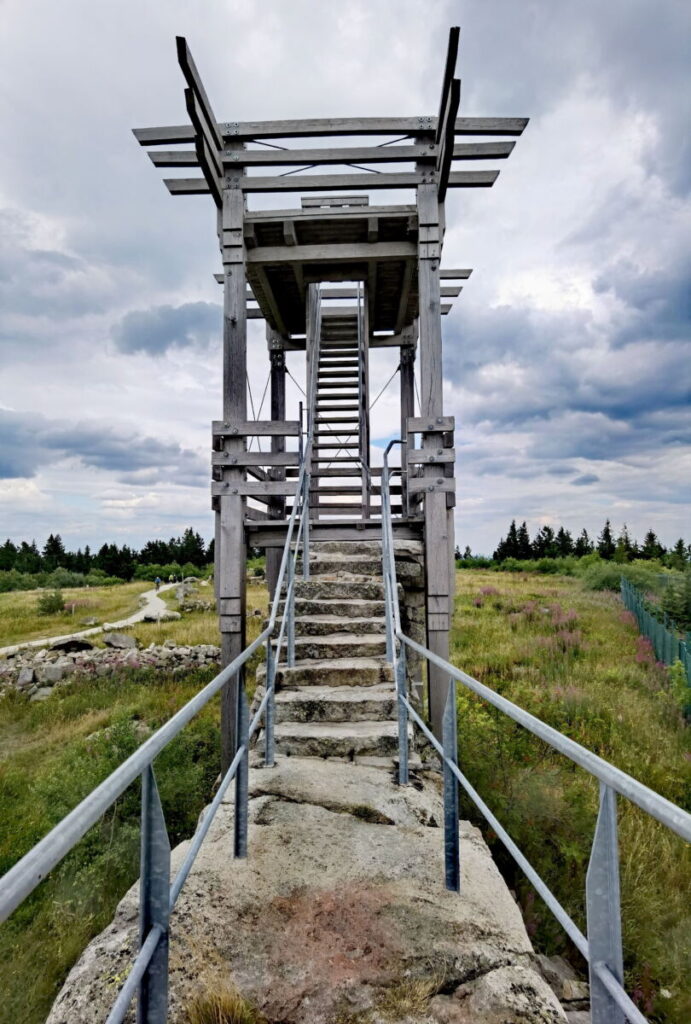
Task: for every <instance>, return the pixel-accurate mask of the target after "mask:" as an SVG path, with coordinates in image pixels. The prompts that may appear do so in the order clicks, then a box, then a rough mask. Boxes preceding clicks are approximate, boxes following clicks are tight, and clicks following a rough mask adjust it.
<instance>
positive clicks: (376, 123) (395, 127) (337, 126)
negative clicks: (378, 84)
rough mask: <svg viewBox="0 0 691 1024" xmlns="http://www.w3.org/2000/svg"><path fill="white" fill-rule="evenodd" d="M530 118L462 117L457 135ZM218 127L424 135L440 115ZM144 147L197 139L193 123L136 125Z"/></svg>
mask: <svg viewBox="0 0 691 1024" xmlns="http://www.w3.org/2000/svg"><path fill="white" fill-rule="evenodd" d="M527 124H528V118H527V117H458V118H456V124H455V127H454V132H455V134H456V135H508V136H518V135H521V134H522V133H523V132H524V131H525V128H526V126H527ZM217 127H218V130H219V132H220V133H221V135H222V136H223V138H224V140H225V141H227V142H243V141H244V142H250V141H251V140H252V139H272V138H273V139H288V138H307V137H309V136H314V137H315V138H320V137H324V136H329V135H333V136H336V135H420V134H421V133H426V132H429V133H432V134H433V133H435V132H436V130H437V118H436V117H429V116H425V117H316V118H305V119H303V120H288V121H223V122H219V124H218V126H217ZM133 133H134V137H135V138H136V140H137V142H138V143H139V144H140V145H141V146H170V145H178V144H184V143H186V142H194V131H193V129H192V127H191V126H190V125H187V124H183V125H165V126H162V127H156V128H134V129H133Z"/></svg>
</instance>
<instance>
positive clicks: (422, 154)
mask: <svg viewBox="0 0 691 1024" xmlns="http://www.w3.org/2000/svg"><path fill="white" fill-rule="evenodd" d="M515 145H516V143H515V142H459V143H458V144H457V145H455V146H454V144H453V140H452V142H451V147H452V151H451V155H450V159H452V160H493V159H497V160H502V159H506V158H507V157H508V156H510V155H511V152H512V150H513V148H514V146H515ZM162 155H164V154H162ZM167 155H168V156H171V154H170V153H168V154H167ZM220 155H221V159H222V160H223V161H224V162H225V163H226V165H228V164H229V165H230V166H231V167H235V166H238V165H242V166H245V167H299V166H302V165H304V164H311V165H313V166H319V165H333V164H340V165H343V166H346V165H348V164H353V163H357V164H387V163H388V164H397V163H411V162H412V163H417V161H418V160H425V159H427V160H436V158H437V155H438V147H437V146H436V145H434V144H428V145H423V144H419V143H418V144H416V145H412V146H410V145H407V146H406V145H404V146H384V147H382V146H340V147H339V146H335V147H333V148H330V149H327V148H320V149H281V150H263V149H246V150H244V151H243V152H242V154H239V155H233V156H232V157H231V156H230V155H229V151H228V150H221V154H220ZM172 159H173V160H174V159H175V157H174V155H173V156H172ZM157 166H159V167H166V166H170V167H175V166H181V167H185V166H194V165H189V164H175V163H170V164H165V163H160V164H158V165H157ZM327 198H329V197H324V196H322V197H320V198H319V199H318V200H317V201H316V202H309V201H308V203H307V205H308V206H312V207H314V206H340V205H346V204H347V205H351V206H366V205H367V204H366V203H362V202H360V200H361V199H362V198H363V197H362V196H346V197H345V198H344V199H340V200H338V201H337V202H327ZM356 200H357V201H356Z"/></svg>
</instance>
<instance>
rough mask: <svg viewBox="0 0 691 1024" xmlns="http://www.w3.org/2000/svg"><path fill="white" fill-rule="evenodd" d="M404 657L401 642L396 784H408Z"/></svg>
mask: <svg viewBox="0 0 691 1024" xmlns="http://www.w3.org/2000/svg"><path fill="white" fill-rule="evenodd" d="M405 673H406V657H405V647H404V646H403V644H401V646H400V648H399V651H398V658H397V659H396V704H397V705H398V785H399V786H407V785H408V711H407V709H406V706H405V703H404V699H405V696H406V677H405Z"/></svg>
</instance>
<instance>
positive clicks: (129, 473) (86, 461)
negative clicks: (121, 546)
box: [0, 410, 209, 486]
mask: <svg viewBox="0 0 691 1024" xmlns="http://www.w3.org/2000/svg"><path fill="white" fill-rule="evenodd" d="M70 457H72V458H78V459H79V460H80V461H81V463H82V464H83V465H84V466H88V467H91V468H93V469H100V470H106V471H108V472H112V473H115V474H116V476H117V479H118V480H119V481H120V482H123V483H127V484H131V485H139V486H150V485H151V484H153V483H157V482H159V483H160V482H163V481H165V482H173V483H178V484H182V485H187V486H190V485H191V486H198V485H200V484H202V483H203V482H204V481H205V480H206V479H208V477H209V470H208V468H207V467H206V466H205V464H204V460H203V459H202V458H201V457H200V456H199V455H197V453H196V452H192V451H190V450H188V449H184V448H182V447H181V445H179V444H178V443H176V442H164V441H159V440H157V439H156V438H151V437H144V436H142V435H139V434H136V433H124V432H121V431H119V430H117V429H116V428H114V427H109V426H103V425H102V424H98V423H90V422H79V423H61V422H59V421H51V420H46V419H44V418H43V417H41V416H36V415H30V414H28V413H16V412H8V411H7V410H0V479H17V478H31V477H33V476H35V475H36V473H37V472H38V471H39V470H40V469H42V468H44V467H46V466H49V465H52V464H53V463H55V461H56V459H66V458H70ZM142 471H144V472H142Z"/></svg>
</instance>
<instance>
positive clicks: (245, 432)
mask: <svg viewBox="0 0 691 1024" xmlns="http://www.w3.org/2000/svg"><path fill="white" fill-rule="evenodd" d="M447 429H448V428H447ZM211 433H212V436H213V437H228V438H232V437H272V436H273V435H276V434H278V435H283V436H285V437H299V435H300V421H299V420H233V419H231V417H230V416H229V417H228V419H227V420H213V421H212V423H211Z"/></svg>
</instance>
